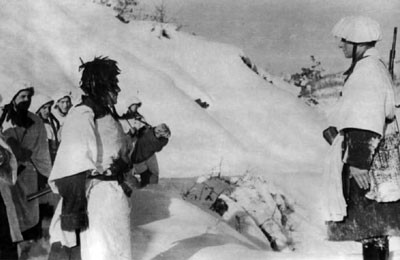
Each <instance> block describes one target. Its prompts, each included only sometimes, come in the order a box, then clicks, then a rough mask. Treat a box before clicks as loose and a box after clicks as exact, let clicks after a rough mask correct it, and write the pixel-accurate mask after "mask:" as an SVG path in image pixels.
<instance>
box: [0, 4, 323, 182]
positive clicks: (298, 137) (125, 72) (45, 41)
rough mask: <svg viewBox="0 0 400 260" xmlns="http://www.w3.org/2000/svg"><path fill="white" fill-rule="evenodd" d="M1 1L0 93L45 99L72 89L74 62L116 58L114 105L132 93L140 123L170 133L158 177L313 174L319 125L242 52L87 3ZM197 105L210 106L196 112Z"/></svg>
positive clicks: (319, 146)
mask: <svg viewBox="0 0 400 260" xmlns="http://www.w3.org/2000/svg"><path fill="white" fill-rule="evenodd" d="M1 3H2V6H1V7H2V8H1V10H0V12H1V14H0V15H1V18H0V19H1V25H0V32H1V34H2V35H3V38H2V39H3V40H2V41H1V42H0V46H1V47H2V49H3V50H5V51H4V52H2V53H1V54H0V58H2V60H8V61H14V62H10V63H8V64H7V66H3V69H2V71H1V75H2V77H1V82H0V83H1V85H2V86H3V87H5V86H9V85H10V84H12V82H13V81H14V80H15V79H19V78H24V79H29V80H31V81H33V82H34V83H35V84H36V86H37V88H38V89H42V90H43V91H44V92H46V93H49V94H51V93H53V92H54V91H55V90H56V89H57V88H71V89H76V86H77V85H78V82H79V76H80V74H79V72H78V71H77V70H78V66H79V64H80V60H79V58H82V59H83V60H84V61H87V60H90V59H92V58H93V57H94V56H96V55H97V56H98V55H103V56H109V57H110V58H113V59H116V60H117V61H118V63H119V66H120V68H121V70H122V74H121V75H120V85H121V87H122V88H123V90H124V91H123V92H122V93H121V97H120V98H124V97H127V96H129V93H134V94H137V95H138V96H139V97H140V98H141V99H142V101H143V102H144V106H143V108H142V112H143V114H144V115H145V116H146V118H147V119H148V121H149V122H150V123H153V124H158V123H161V122H165V123H167V124H169V125H170V127H171V129H172V135H173V137H172V139H171V142H170V144H169V145H168V147H166V148H165V150H164V152H163V153H160V155H159V157H160V164H161V165H162V169H163V174H164V176H166V177H167V176H195V175H199V174H204V173H207V172H210V171H211V169H212V168H213V167H217V166H219V165H222V170H223V171H224V173H225V174H241V173H244V172H245V171H246V170H249V169H254V168H257V167H258V168H265V167H268V168H273V169H274V172H276V173H278V172H290V171H293V170H296V171H298V170H300V171H304V170H309V169H312V170H315V171H318V170H319V169H320V163H319V162H320V161H321V160H320V155H321V154H322V153H321V152H322V151H323V150H324V146H325V144H324V143H323V141H322V138H321V136H320V133H321V129H322V128H323V127H324V126H325V125H324V123H323V119H322V118H320V117H319V115H317V114H316V113H315V112H313V111H311V110H310V109H309V108H307V107H306V106H305V105H303V104H302V103H301V102H299V101H297V100H296V99H295V98H294V97H293V96H291V95H288V94H287V93H286V92H284V91H282V90H280V89H279V88H277V87H274V86H273V85H271V84H269V83H268V82H266V81H265V80H263V79H261V78H260V77H259V76H257V75H256V74H255V73H254V72H252V71H251V70H249V69H248V68H247V67H246V66H245V64H244V63H243V62H242V61H241V59H240V57H239V56H240V55H242V51H241V50H239V49H237V48H235V47H232V46H229V45H225V44H220V43H213V42H209V41H207V40H206V39H201V38H199V37H194V36H192V35H188V34H184V33H181V32H176V31H175V30H174V28H173V27H172V26H164V27H162V26H160V25H156V24H153V23H149V22H137V23H130V24H123V23H121V22H120V21H118V20H117V19H115V18H114V17H113V14H112V13H111V10H110V9H109V8H104V7H102V6H98V5H95V4H93V3H91V2H90V1H87V2H83V1H76V0H75V1H74V0H71V1H57V2H55V1H45V0H39V1H18V2H15V3H14V2H13V3H6V1H2V2H1ZM21 13H24V14H27V15H24V16H21V15H20V14H21ZM16 17H18V19H15V18H16ZM163 29H165V30H166V32H167V34H168V35H169V37H170V39H168V38H166V37H162V36H161V32H162V30H163ZM197 98H200V99H201V100H202V101H206V102H207V103H209V104H210V107H209V108H207V109H202V108H201V107H200V106H198V105H197V104H196V103H195V102H193V101H194V99H197ZM276 118H279V120H276Z"/></svg>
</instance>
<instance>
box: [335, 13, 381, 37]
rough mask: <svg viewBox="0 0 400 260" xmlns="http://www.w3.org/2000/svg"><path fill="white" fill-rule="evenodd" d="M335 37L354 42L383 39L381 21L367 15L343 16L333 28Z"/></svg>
mask: <svg viewBox="0 0 400 260" xmlns="http://www.w3.org/2000/svg"><path fill="white" fill-rule="evenodd" d="M332 34H333V36H335V37H338V38H342V39H345V40H346V41H349V42H354V43H365V42H374V41H380V40H382V30H381V27H380V25H379V23H378V22H377V21H375V20H373V19H371V18H369V17H365V16H348V17H344V18H342V19H341V20H340V21H339V22H338V23H337V24H336V25H335V26H334V27H333V29H332Z"/></svg>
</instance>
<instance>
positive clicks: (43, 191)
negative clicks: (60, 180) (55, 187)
mask: <svg viewBox="0 0 400 260" xmlns="http://www.w3.org/2000/svg"><path fill="white" fill-rule="evenodd" d="M50 192H51V188H50V187H46V188H44V189H41V190H39V191H37V192H34V193H31V194H29V195H28V196H27V197H26V198H27V200H28V201H31V200H34V199H37V198H40V197H42V196H44V195H46V194H47V193H50Z"/></svg>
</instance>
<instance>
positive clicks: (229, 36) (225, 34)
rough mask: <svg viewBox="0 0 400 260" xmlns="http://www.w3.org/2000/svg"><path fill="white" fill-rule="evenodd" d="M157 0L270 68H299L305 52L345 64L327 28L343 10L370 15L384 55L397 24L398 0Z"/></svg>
mask: <svg viewBox="0 0 400 260" xmlns="http://www.w3.org/2000/svg"><path fill="white" fill-rule="evenodd" d="M161 1H164V3H165V5H166V7H167V11H168V14H169V15H170V16H171V17H174V18H176V20H177V21H178V23H180V24H183V25H184V27H183V30H184V31H188V32H194V33H196V34H198V35H202V36H205V37H207V38H209V39H212V40H216V41H220V42H226V43H231V44H234V45H236V46H238V47H240V48H241V49H243V50H244V52H245V53H246V54H247V55H248V56H249V57H250V58H251V59H252V60H253V61H254V62H255V63H257V64H258V65H259V66H260V67H263V68H266V69H268V70H269V71H271V72H274V73H281V72H287V73H293V72H296V71H299V69H300V68H301V67H302V66H307V65H309V64H310V63H311V62H310V58H309V57H310V55H315V56H316V57H317V59H320V60H321V61H322V64H323V66H324V67H325V68H326V69H327V71H328V72H337V71H341V70H345V69H346V68H347V66H348V65H349V61H348V60H345V59H344V58H343V56H342V53H341V52H340V50H339V49H338V48H337V41H336V40H335V39H334V38H333V37H332V36H331V34H330V31H331V29H332V27H333V26H334V24H335V23H336V22H337V21H338V20H339V19H340V18H341V17H343V16H348V15H367V16H370V17H371V18H374V19H376V20H377V21H378V22H379V23H380V24H381V25H382V28H383V32H384V39H383V41H382V42H381V43H380V44H379V45H378V49H380V50H381V54H382V56H383V57H384V58H386V59H387V57H388V55H389V54H388V52H389V47H390V46H391V41H392V33H393V27H394V26H400V1H399V0H335V1H331V0H149V2H150V3H151V4H153V5H156V4H157V3H160V2H161ZM149 2H148V3H149ZM398 45H400V44H398ZM398 53H400V51H398ZM399 55H400V54H399ZM398 57H399V58H400V56H398Z"/></svg>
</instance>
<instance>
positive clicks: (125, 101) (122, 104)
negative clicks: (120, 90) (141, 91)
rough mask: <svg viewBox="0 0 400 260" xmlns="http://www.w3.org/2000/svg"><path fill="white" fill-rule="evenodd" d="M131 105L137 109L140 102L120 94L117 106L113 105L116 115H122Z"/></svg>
mask: <svg viewBox="0 0 400 260" xmlns="http://www.w3.org/2000/svg"><path fill="white" fill-rule="evenodd" d="M132 105H138V107H140V106H141V105H142V101H141V100H140V99H139V98H138V97H136V96H131V95H129V94H128V95H124V94H122V95H121V97H120V98H119V100H118V102H117V104H116V105H115V109H116V110H117V113H118V114H119V115H123V114H125V113H126V112H127V111H128V108H129V107H130V106H132Z"/></svg>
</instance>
